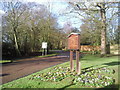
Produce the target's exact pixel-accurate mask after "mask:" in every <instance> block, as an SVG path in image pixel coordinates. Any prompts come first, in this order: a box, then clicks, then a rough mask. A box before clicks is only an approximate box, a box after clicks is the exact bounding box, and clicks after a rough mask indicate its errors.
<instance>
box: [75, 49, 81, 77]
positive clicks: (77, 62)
mask: <svg viewBox="0 0 120 90" xmlns="http://www.w3.org/2000/svg"><path fill="white" fill-rule="evenodd" d="M79 57H80V55H79V50H76V72H77V74H78V75H79V74H80V73H81V70H80V62H79Z"/></svg>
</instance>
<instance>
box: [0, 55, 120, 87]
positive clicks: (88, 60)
mask: <svg viewBox="0 0 120 90" xmlns="http://www.w3.org/2000/svg"><path fill="white" fill-rule="evenodd" d="M69 64H70V63H69V62H66V63H63V64H59V65H57V66H54V67H51V68H48V69H44V70H42V71H40V72H37V73H33V74H31V75H29V76H26V77H23V78H20V79H18V80H14V81H12V82H9V83H6V84H3V85H2V86H1V87H2V88H61V89H65V88H91V87H86V86H84V85H83V86H81V85H80V83H79V82H78V83H71V82H72V81H73V78H74V77H71V76H69V77H66V78H64V79H63V80H61V81H58V82H54V81H43V80H40V79H39V78H38V79H31V78H33V77H34V76H37V75H38V76H39V75H41V74H46V73H48V72H50V71H52V72H56V70H54V68H57V67H68V68H69ZM119 64H120V62H118V56H111V57H102V58H100V57H98V56H95V55H85V56H84V57H83V58H82V59H81V69H82V70H84V69H87V68H91V67H92V68H102V67H106V68H109V69H111V70H113V71H114V73H103V74H104V75H105V76H108V77H112V78H114V79H115V82H114V84H112V85H110V86H104V87H103V88H111V87H113V88H115V86H117V85H118V84H119V83H118V66H119ZM58 71H59V70H58ZM98 74H99V73H98ZM61 77H62V76H61ZM92 88H93V87H92Z"/></svg>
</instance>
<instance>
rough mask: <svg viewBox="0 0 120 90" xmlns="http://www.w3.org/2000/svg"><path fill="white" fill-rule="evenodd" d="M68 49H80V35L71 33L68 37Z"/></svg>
mask: <svg viewBox="0 0 120 90" xmlns="http://www.w3.org/2000/svg"><path fill="white" fill-rule="evenodd" d="M68 49H70V50H79V49H80V34H78V33H71V34H70V35H69V36H68Z"/></svg>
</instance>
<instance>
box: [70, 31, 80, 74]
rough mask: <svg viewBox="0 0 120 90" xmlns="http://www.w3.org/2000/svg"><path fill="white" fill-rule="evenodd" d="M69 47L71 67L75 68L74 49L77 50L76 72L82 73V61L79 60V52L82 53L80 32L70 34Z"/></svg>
mask: <svg viewBox="0 0 120 90" xmlns="http://www.w3.org/2000/svg"><path fill="white" fill-rule="evenodd" d="M68 49H69V50H70V69H71V71H73V70H74V62H73V51H76V72H77V74H80V73H81V69H80V62H79V53H80V34H79V33H71V34H70V35H69V36H68Z"/></svg>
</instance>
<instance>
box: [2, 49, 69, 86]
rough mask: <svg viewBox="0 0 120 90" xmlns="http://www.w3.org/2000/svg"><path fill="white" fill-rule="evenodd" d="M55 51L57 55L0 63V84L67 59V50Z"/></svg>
mask: <svg viewBox="0 0 120 90" xmlns="http://www.w3.org/2000/svg"><path fill="white" fill-rule="evenodd" d="M57 52H58V53H59V55H57V56H52V57H44V58H40V57H35V58H27V59H20V60H18V61H17V62H13V63H7V64H2V65H0V68H2V71H1V72H0V79H1V80H2V82H1V83H0V84H4V83H7V82H10V81H13V80H16V79H18V78H21V77H24V76H27V75H29V74H32V73H35V72H38V71H40V70H43V69H45V68H48V67H51V66H55V65H57V64H60V63H64V62H67V61H69V52H65V51H57Z"/></svg>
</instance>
